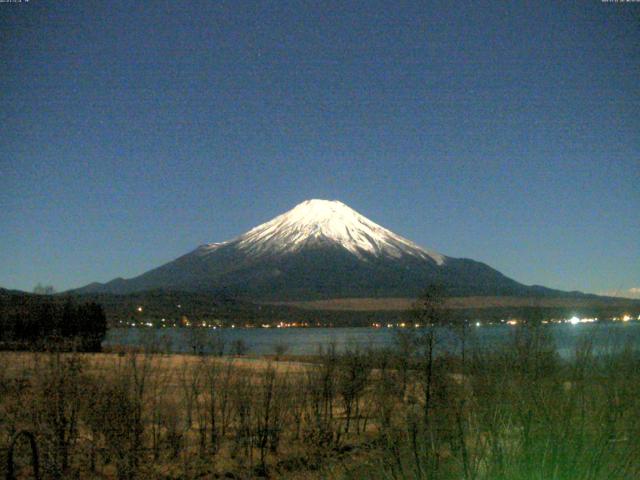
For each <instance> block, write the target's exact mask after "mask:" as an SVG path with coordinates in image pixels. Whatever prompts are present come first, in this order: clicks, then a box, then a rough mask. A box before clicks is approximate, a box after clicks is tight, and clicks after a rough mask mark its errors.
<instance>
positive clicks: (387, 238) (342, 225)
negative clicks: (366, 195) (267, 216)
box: [204, 199, 445, 265]
mask: <svg viewBox="0 0 640 480" xmlns="http://www.w3.org/2000/svg"><path fill="white" fill-rule="evenodd" d="M229 243H235V244H236V245H237V246H238V248H239V249H241V250H243V251H245V252H247V254H249V255H252V256H254V257H260V256H265V255H274V254H279V255H283V254H287V253H294V252H297V251H299V250H301V249H304V248H308V247H319V246H322V245H328V244H333V245H336V246H340V247H342V248H344V249H346V250H347V251H349V252H351V253H352V254H354V255H356V256H357V257H358V258H360V259H366V258H367V257H366V255H367V254H368V255H373V256H376V257H378V256H381V255H384V256H388V257H392V258H400V257H402V256H403V255H412V256H414V257H418V258H424V259H427V258H430V259H431V260H433V261H434V262H436V263H437V264H438V265H441V264H442V263H444V259H445V257H444V256H443V255H440V254H439V253H435V252H429V251H427V250H425V249H423V248H421V247H419V246H418V245H416V244H415V243H413V242H411V241H410V240H407V239H406V238H403V237H401V236H399V235H396V234H395V233H393V232H391V231H389V230H387V229H386V228H384V227H381V226H380V225H378V224H376V223H374V222H372V221H371V220H369V219H368V218H366V217H364V216H362V215H360V214H359V213H358V212H356V211H355V210H353V209H352V208H349V207H348V206H346V205H345V204H344V203H342V202H338V201H336V200H334V201H329V200H317V199H314V200H307V201H304V202H302V203H300V204H298V205H296V206H295V207H294V208H293V209H291V210H289V211H288V212H286V213H283V214H282V215H279V216H277V217H276V218H274V219H273V220H271V221H269V222H266V223H263V224H262V225H259V226H257V227H255V228H253V229H251V230H249V231H248V232H247V233H245V234H244V235H241V236H240V237H238V238H237V239H236V240H234V241H232V242H225V243H213V244H210V245H207V246H205V247H204V248H205V249H206V248H209V249H211V250H216V249H218V248H220V246H222V245H228V244H229Z"/></svg>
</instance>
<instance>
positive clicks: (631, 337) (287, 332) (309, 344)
mask: <svg viewBox="0 0 640 480" xmlns="http://www.w3.org/2000/svg"><path fill="white" fill-rule="evenodd" d="M542 328H545V329H547V330H548V331H549V332H550V334H551V335H552V337H553V338H554V340H555V344H556V348H557V350H558V352H559V353H560V355H562V356H563V357H565V358H568V357H571V356H572V355H573V353H574V351H575V348H576V346H577V345H578V344H579V342H580V341H581V340H582V339H587V338H588V339H591V340H592V341H593V344H594V347H595V348H594V349H595V351H596V352H600V353H602V352H606V351H608V350H609V349H612V348H616V347H622V346H625V345H631V346H632V347H633V348H636V349H640V321H631V322H624V323H623V322H615V323H591V324H584V323H583V324H578V325H571V324H553V325H546V326H543V327H542ZM194 330H196V331H197V332H194ZM516 330H517V327H512V326H509V325H487V326H480V327H476V326H475V325H473V326H470V327H469V329H468V331H469V337H468V338H469V341H470V342H471V343H475V344H476V345H478V346H480V347H482V348H494V347H499V346H500V345H504V344H507V343H508V342H509V341H511V340H512V339H513V336H514V334H515V331H516ZM194 337H196V338H197V341H196V342H194ZM440 337H441V338H442V341H441V345H442V346H441V349H443V350H447V349H454V348H456V347H457V346H458V345H459V339H458V337H457V336H456V335H455V334H454V333H453V332H451V331H449V330H445V329H442V330H441V331H440ZM395 338H396V329H391V328H380V329H373V328H251V329H241V328H236V329H222V330H220V329H217V330H213V329H190V328H166V329H153V328H129V329H112V330H110V331H109V332H108V334H107V338H106V339H105V342H104V345H105V346H113V345H128V346H140V347H143V346H148V345H152V344H153V343H157V344H161V345H164V346H165V348H168V349H169V350H171V351H172V352H190V351H192V346H191V345H192V344H193V343H200V344H204V345H205V350H210V349H211V345H214V344H220V343H222V344H224V346H225V351H226V352H230V351H231V345H232V344H233V342H234V341H237V340H240V339H241V340H242V341H243V342H244V343H245V344H246V346H247V347H248V353H250V354H272V353H274V352H275V349H276V347H277V346H279V345H282V346H286V348H287V353H288V354H293V355H307V354H315V353H317V352H318V349H319V348H326V347H328V346H329V345H331V344H335V346H336V348H337V349H338V350H339V351H344V350H345V349H348V348H353V347H355V346H359V347H373V348H384V347H391V346H393V345H394V342H395Z"/></svg>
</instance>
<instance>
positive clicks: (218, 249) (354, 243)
mask: <svg viewBox="0 0 640 480" xmlns="http://www.w3.org/2000/svg"><path fill="white" fill-rule="evenodd" d="M431 283H439V284H441V285H443V286H445V288H446V289H447V291H448V293H449V294H450V295H455V296H472V295H473V296H506V295H511V296H555V295H562V294H566V292H560V291H557V290H551V289H547V288H544V287H540V286H526V285H523V284H521V283H518V282H516V281H515V280H512V279H510V278H508V277H506V276H505V275H503V274H501V273H500V272H498V271H497V270H495V269H493V268H491V267H489V266H488V265H486V264H484V263H481V262H477V261H474V260H470V259H463V258H453V257H448V256H445V255H442V254H440V253H437V252H434V251H431V250H428V249H425V248H423V247H421V246H418V245H416V244H415V243H413V242H412V241H410V240H408V239H406V238H404V237H401V236H400V235H397V234H395V233H393V232H391V231H390V230H387V229H386V228H384V227H382V226H380V225H378V224H376V223H374V222H372V221H371V220H369V219H367V218H365V217H364V216H363V215H361V214H359V213H358V212H356V211H355V210H353V209H351V208H349V207H348V206H347V205H345V204H343V203H341V202H338V201H328V200H307V201H305V202H302V203H300V204H299V205H297V206H295V207H294V208H293V209H291V210H289V211H288V212H286V213H283V214H282V215H279V216H277V217H275V218H274V219H272V220H270V221H268V222H266V223H264V224H262V225H259V226H257V227H255V228H253V229H251V230H249V231H248V232H246V233H244V234H243V235H240V236H239V237H237V238H234V239H232V240H228V241H226V242H221V243H210V244H206V245H202V246H200V247H198V248H196V249H195V250H193V251H192V252H190V253H187V254H186V255H183V256H182V257H179V258H177V259H176V260H174V261H172V262H169V263H167V264H165V265H162V266H160V267H158V268H155V269H153V270H150V271H148V272H146V273H143V274H142V275H140V276H137V277H135V278H131V279H128V280H125V279H122V278H117V279H115V280H112V281H110V282H108V283H105V284H100V283H92V284H90V285H87V286H86V287H83V288H81V289H79V290H76V292H77V293H116V294H125V293H133V292H142V291H148V290H155V289H162V290H169V291H193V292H210V293H216V294H221V293H224V294H226V295H233V296H237V297H239V298H245V299H250V300H260V301H292V300H314V299H331V298H350V297H360V298H365V297H366V298H370V297H374V298H375V297H378V298H381V297H405V298H410V297H416V296H417V295H419V294H420V293H421V292H422V291H423V290H424V288H425V287H426V286H427V285H429V284H431Z"/></svg>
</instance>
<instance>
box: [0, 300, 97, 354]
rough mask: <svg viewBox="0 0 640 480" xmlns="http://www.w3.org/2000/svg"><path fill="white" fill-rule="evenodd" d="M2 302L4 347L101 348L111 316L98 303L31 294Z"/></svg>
mask: <svg viewBox="0 0 640 480" xmlns="http://www.w3.org/2000/svg"><path fill="white" fill-rule="evenodd" d="M1 303H2V304H0V311H1V316H0V348H3V349H46V348H52V347H55V348H60V347H62V348H65V349H75V350H80V351H92V352H94V351H100V348H101V343H102V340H103V339H104V336H105V334H106V332H107V318H106V315H105V313H104V310H103V309H102V306H100V305H99V304H97V303H94V302H89V303H83V304H77V303H75V302H74V301H73V300H71V299H67V300H66V301H65V302H64V303H61V302H59V301H58V302H56V301H54V300H52V299H37V300H36V299H34V298H32V297H31V298H30V297H26V298H21V299H15V298H14V299H11V300H6V299H5V300H4V301H3V302H1Z"/></svg>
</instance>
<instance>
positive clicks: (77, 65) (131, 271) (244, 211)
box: [0, 0, 640, 292]
mask: <svg viewBox="0 0 640 480" xmlns="http://www.w3.org/2000/svg"><path fill="white" fill-rule="evenodd" d="M639 17H640V4H632V3H630V4H615V3H601V2H600V1H599V0H593V1H582V2H575V3H574V2H571V3H570V2H556V1H552V2H538V1H535V2H520V1H518V2H500V1H495V0H492V1H489V2H479V1H457V2H450V1H441V2H439V1H435V2H417V1H411V2H401V1H388V2H379V1H372V0H367V1H362V2H356V1H353V2H344V1H336V2H330V1H328V2H318V1H315V0H314V1H291V2H289V1H277V2H262V1H260V2H258V1H256V2H249V1H242V0H233V1H213V0H212V1H182V2H178V1H149V2H144V1H132V0H128V1H115V0H112V1H106V2H104V1H100V2H98V1H93V2H92V1H83V2H78V1H63V0H55V1H53V0H30V1H29V2H25V0H23V2H22V3H20V4H15V3H2V4H0V40H1V42H0V52H1V56H0V85H1V89H0V122H1V124H0V125H1V130H0V286H3V287H5V288H18V289H25V290H31V289H32V288H33V286H34V285H35V284H36V283H38V282H42V283H44V284H52V285H54V286H55V287H56V288H57V289H58V290H64V289H67V288H72V287H79V286H82V285H84V284H87V283H89V282H92V281H107V280H110V279H112V278H114V277H117V276H123V277H131V276H135V275H137V274H140V273H142V272H144V271H146V270H148V269H150V268H152V267H156V266H158V265H160V264H162V263H165V262H167V261H170V260H172V259H174V258H176V257H177V256H179V255H182V254H184V253H186V252H188V251H190V250H192V249H193V248H195V247H196V246H197V245H199V244H202V243H205V242H213V241H222V240H226V239H229V238H232V237H234V236H236V235H238V234H241V233H243V232H244V231H246V230H248V229H249V228H251V227H253V226H255V225H257V224H258V223H261V222H264V221H266V220H269V219H270V218H272V217H273V216H275V215H277V214H279V213H282V212H283V211H285V210H287V209H289V208H291V207H293V206H294V205H295V204H297V203H299V202H301V201H303V200H305V199H308V198H326V199H338V200H341V201H342V202H344V203H346V204H348V205H349V206H351V207H352V208H355V209H356V210H358V211H360V212H361V213H362V214H364V215H366V216H367V217H369V218H371V219H372V220H374V221H376V222H377V223H380V224H382V225H384V226H386V227H388V228H390V229H391V230H393V231H395V232H396V233H399V234H401V235H403V236H406V237H408V238H410V239H412V240H414V241H415V242H417V243H419V244H421V245H423V246H426V247H429V248H432V249H434V250H437V251H440V252H442V253H444V254H446V255H450V256H456V257H468V258H473V259H476V260H480V261H484V262H486V263H488V264H489V265H491V266H493V267H495V268H497V269H498V270H500V271H502V272H503V273H505V274H507V275H508V276H510V277H513V278H515V279H516V280H518V281H521V282H524V283H527V284H532V283H536V284H543V285H546V286H549V287H555V288H561V289H567V290H573V289H577V290H583V291H587V292H604V291H626V290H628V289H630V288H637V287H640V26H639V25H640V24H639V22H638V18H639Z"/></svg>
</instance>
